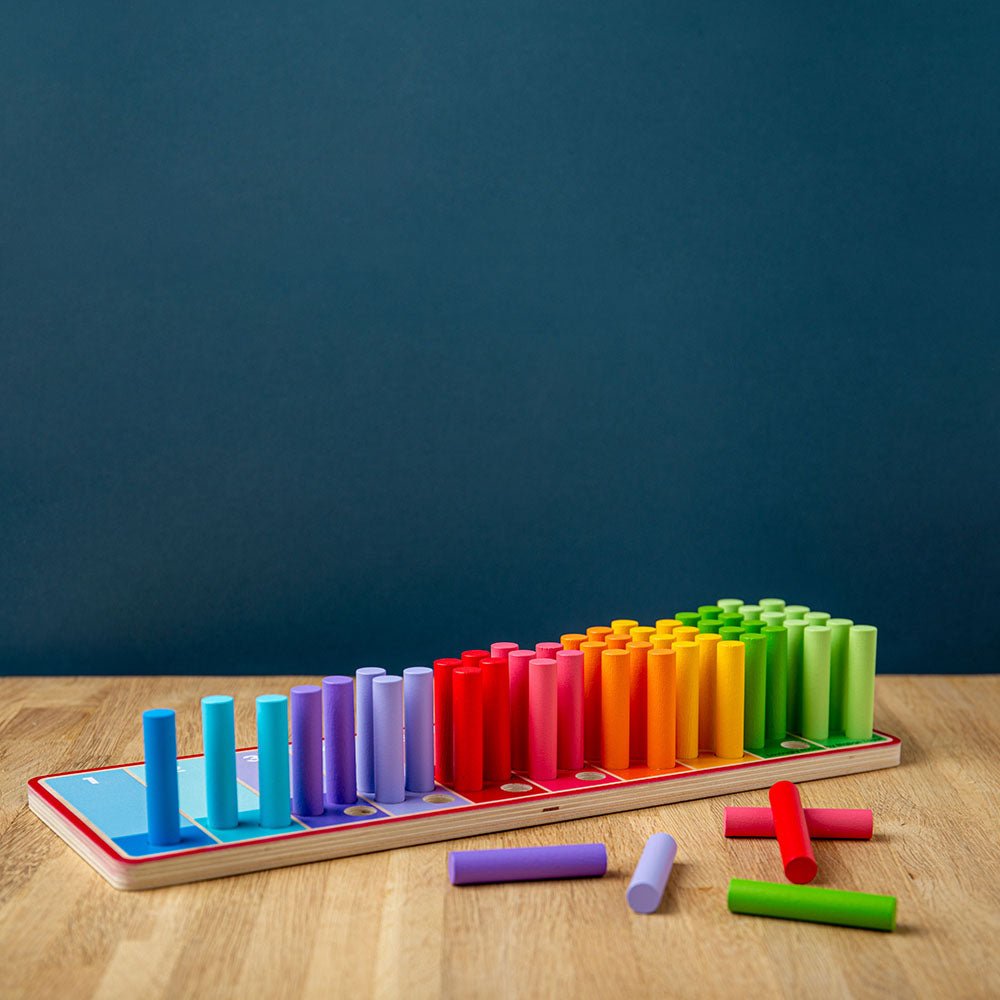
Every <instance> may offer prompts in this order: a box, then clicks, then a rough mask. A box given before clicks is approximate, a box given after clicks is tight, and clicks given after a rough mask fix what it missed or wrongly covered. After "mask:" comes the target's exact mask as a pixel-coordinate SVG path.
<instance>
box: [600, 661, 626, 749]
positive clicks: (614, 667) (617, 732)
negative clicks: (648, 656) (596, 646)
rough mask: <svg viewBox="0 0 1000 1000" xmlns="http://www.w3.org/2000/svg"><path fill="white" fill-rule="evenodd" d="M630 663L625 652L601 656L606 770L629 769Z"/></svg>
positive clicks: (602, 718) (603, 738) (602, 731)
mask: <svg viewBox="0 0 1000 1000" xmlns="http://www.w3.org/2000/svg"><path fill="white" fill-rule="evenodd" d="M628 661H629V654H628V650H625V649H606V650H604V652H603V653H602V654H601V764H602V765H603V766H604V767H606V768H612V769H614V768H624V767H628V765H629V757H628V749H629V728H628V695H629V690H628V689H629V664H628Z"/></svg>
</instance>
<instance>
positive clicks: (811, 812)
mask: <svg viewBox="0 0 1000 1000" xmlns="http://www.w3.org/2000/svg"><path fill="white" fill-rule="evenodd" d="M804 812H805V814H806V827H807V828H808V830H809V836H810V837H816V838H817V839H818V840H871V839H872V811H871V810H870V809H806V810H804ZM725 823H726V826H725V834H726V836H727V837H773V836H774V815H773V814H772V812H771V810H770V809H767V808H763V809H755V808H741V807H738V806H726V820H725Z"/></svg>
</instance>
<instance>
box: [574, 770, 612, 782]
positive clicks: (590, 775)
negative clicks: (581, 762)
mask: <svg viewBox="0 0 1000 1000" xmlns="http://www.w3.org/2000/svg"><path fill="white" fill-rule="evenodd" d="M576 777H577V780H579V781H603V780H604V779H605V778H606V777H607V775H606V774H601V772H600V771H577V772H576Z"/></svg>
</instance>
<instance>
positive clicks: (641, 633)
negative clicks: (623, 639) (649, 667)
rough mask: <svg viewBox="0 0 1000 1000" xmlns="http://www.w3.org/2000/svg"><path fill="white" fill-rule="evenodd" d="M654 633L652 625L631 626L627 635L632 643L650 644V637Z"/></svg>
mask: <svg viewBox="0 0 1000 1000" xmlns="http://www.w3.org/2000/svg"><path fill="white" fill-rule="evenodd" d="M655 631H656V629H655V628H653V627H652V625H633V626H632V627H631V628H630V629H629V630H628V634H629V638H630V639H631V640H632V641H633V642H650V637H651V636H652V635H653V633H654V632H655Z"/></svg>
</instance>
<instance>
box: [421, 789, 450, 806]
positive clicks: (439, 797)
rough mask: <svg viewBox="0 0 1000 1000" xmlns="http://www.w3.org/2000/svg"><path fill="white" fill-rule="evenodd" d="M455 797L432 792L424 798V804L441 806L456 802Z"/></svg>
mask: <svg viewBox="0 0 1000 1000" xmlns="http://www.w3.org/2000/svg"><path fill="white" fill-rule="evenodd" d="M454 801H455V797H454V796H453V795H445V794H444V793H443V792H432V793H431V794H430V795H425V796H424V802H430V803H431V804H432V805H440V804H442V803H445V802H454Z"/></svg>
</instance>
